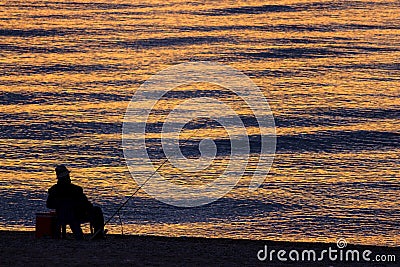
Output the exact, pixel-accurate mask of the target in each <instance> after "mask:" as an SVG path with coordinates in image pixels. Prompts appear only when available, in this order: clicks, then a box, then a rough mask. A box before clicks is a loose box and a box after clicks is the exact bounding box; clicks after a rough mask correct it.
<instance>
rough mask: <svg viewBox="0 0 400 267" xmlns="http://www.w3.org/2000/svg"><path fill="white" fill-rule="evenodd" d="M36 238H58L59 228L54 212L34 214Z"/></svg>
mask: <svg viewBox="0 0 400 267" xmlns="http://www.w3.org/2000/svg"><path fill="white" fill-rule="evenodd" d="M35 236H36V238H40V237H50V238H60V226H59V225H58V224H57V215H56V213H55V212H46V213H36V231H35Z"/></svg>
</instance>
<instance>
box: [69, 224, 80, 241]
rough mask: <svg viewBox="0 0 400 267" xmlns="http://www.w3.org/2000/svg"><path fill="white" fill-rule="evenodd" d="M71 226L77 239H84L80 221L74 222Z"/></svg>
mask: <svg viewBox="0 0 400 267" xmlns="http://www.w3.org/2000/svg"><path fill="white" fill-rule="evenodd" d="M69 227H71V230H72V233H74V236H75V239H76V240H82V239H83V232H82V228H81V224H80V222H78V221H74V222H72V223H71V224H70V225H69Z"/></svg>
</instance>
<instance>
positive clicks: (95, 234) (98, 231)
mask: <svg viewBox="0 0 400 267" xmlns="http://www.w3.org/2000/svg"><path fill="white" fill-rule="evenodd" d="M204 124H205V123H203V125H202V126H201V127H199V128H198V129H197V130H196V131H195V132H194V133H193V134H192V135H190V136H189V138H187V139H186V140H185V142H183V143H182V145H184V144H186V143H187V142H188V141H189V140H190V139H191V138H192V137H193V136H194V135H195V134H196V133H197V132H198V131H199V130H200V129H201V128H202V127H203V126H204ZM167 161H168V158H166V159H165V160H164V161H163V162H162V163H161V165H160V166H158V167H157V169H155V170H154V171H153V173H152V174H151V175H150V176H149V177H148V178H147V179H146V180H145V181H144V182H143V184H141V185H140V186H139V187H138V188H137V189H136V190H135V191H134V192H133V194H132V195H130V196H129V197H128V198H127V199H126V200H125V201H124V202H123V203H122V204H121V205H120V206H119V207H118V209H117V210H116V211H115V212H114V213H113V215H112V216H111V217H110V218H109V219H108V220H107V221H106V222H105V223H104V225H103V226H106V225H107V224H108V223H109V222H110V221H111V220H112V219H113V218H114V217H115V215H117V214H118V213H119V212H120V211H121V209H122V208H123V207H124V206H125V205H126V204H127V203H128V202H129V201H130V200H131V199H132V198H133V197H134V196H135V195H136V193H137V192H139V190H140V189H142V188H143V186H145V185H146V183H147V182H148V181H150V179H151V178H153V176H154V175H155V174H156V173H157V172H158V171H159V170H160V169H161V167H162V166H164V164H165V163H166V162H167ZM100 231H101V229H99V230H97V231H96V232H95V233H94V234H93V236H92V237H91V238H90V239H89V240H92V239H93V238H95V237H96V236H97V235H98V234H99V233H100Z"/></svg>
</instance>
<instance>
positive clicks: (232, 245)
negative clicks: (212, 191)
mask: <svg viewBox="0 0 400 267" xmlns="http://www.w3.org/2000/svg"><path fill="white" fill-rule="evenodd" d="M0 240H1V249H0V266H9V265H12V266H23V265H28V266H59V265H63V266H88V265H92V266H93V265H94V266H305V265H307V266H399V264H400V249H399V248H398V247H397V248H393V247H376V246H354V245H350V244H349V245H347V247H346V248H345V249H358V250H359V251H360V254H361V253H362V252H363V251H364V250H366V249H368V250H371V251H372V252H373V253H372V254H371V256H370V258H373V256H374V255H376V254H385V255H388V254H392V255H395V256H396V260H397V261H396V262H394V263H393V262H392V263H390V264H389V263H377V262H375V261H374V262H369V263H368V262H365V261H363V262H359V263H358V264H356V262H346V261H329V259H327V257H326V258H325V259H324V260H322V261H319V262H315V263H314V262H310V261H299V262H292V261H289V262H286V263H284V262H281V261H279V260H278V259H277V258H276V253H275V254H273V256H274V260H273V261H270V260H269V259H266V260H265V261H260V260H259V259H258V258H257V253H258V252H259V251H260V250H262V249H264V248H265V245H267V249H268V253H269V252H270V251H271V250H272V249H274V250H276V251H278V250H286V251H287V252H288V253H289V252H290V251H291V250H293V249H295V250H297V251H301V250H304V249H314V250H316V251H321V250H323V249H328V248H329V247H331V248H332V249H337V245H336V244H326V243H300V242H299V243H291V242H272V241H261V240H236V239H212V238H191V237H190V238H189V237H161V236H134V235H124V236H122V235H108V236H107V238H106V240H96V241H89V240H83V241H76V240H73V239H72V237H68V239H66V240H55V239H48V238H40V239H37V238H35V235H34V232H17V231H0ZM260 256H261V257H262V256H264V252H262V253H261V254H260ZM286 257H288V254H286Z"/></svg>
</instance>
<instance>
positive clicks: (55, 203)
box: [46, 165, 104, 239]
mask: <svg viewBox="0 0 400 267" xmlns="http://www.w3.org/2000/svg"><path fill="white" fill-rule="evenodd" d="M69 173H70V171H69V170H68V169H67V167H65V166H64V165H58V166H57V167H56V175H57V184H55V185H53V186H52V187H51V188H50V189H49V195H48V197H47V202H46V206H47V207H48V208H49V209H56V213H57V220H58V223H59V224H60V225H64V226H65V225H67V224H68V225H69V226H70V228H71V230H72V232H73V233H74V236H75V238H76V239H83V233H82V229H81V223H85V222H90V224H91V226H93V228H94V233H97V235H96V236H95V238H104V217H103V212H102V210H101V209H100V207H96V206H93V205H92V203H90V202H89V200H88V199H87V197H86V196H85V194H84V193H83V189H82V187H80V186H77V185H74V184H72V183H71V179H70V175H69ZM64 229H65V228H64ZM63 238H65V231H63Z"/></svg>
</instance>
